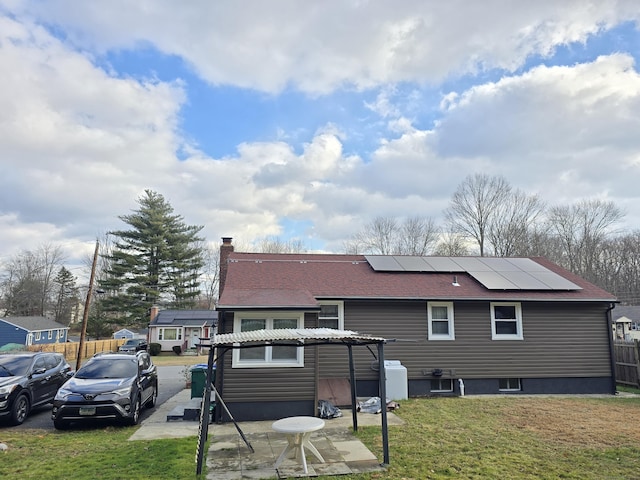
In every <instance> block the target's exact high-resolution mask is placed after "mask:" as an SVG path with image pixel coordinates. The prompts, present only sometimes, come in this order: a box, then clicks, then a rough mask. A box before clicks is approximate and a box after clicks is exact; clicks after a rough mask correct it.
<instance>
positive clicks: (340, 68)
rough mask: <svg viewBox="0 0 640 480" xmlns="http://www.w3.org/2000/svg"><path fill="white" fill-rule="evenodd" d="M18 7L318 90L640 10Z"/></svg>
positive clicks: (74, 32) (91, 40) (250, 75)
mask: <svg viewBox="0 0 640 480" xmlns="http://www.w3.org/2000/svg"><path fill="white" fill-rule="evenodd" d="M14 9H15V10H19V9H18V8H16V7H14ZM19 11H24V12H28V14H30V15H34V16H36V17H37V18H40V19H41V20H42V21H46V22H50V23H54V24H56V23H57V24H58V25H61V26H63V28H65V29H66V32H67V34H68V35H69V36H70V38H71V39H73V40H74V41H75V42H76V43H77V44H78V45H80V46H82V47H83V48H92V49H97V50H99V51H106V50H111V49H130V48H134V47H136V46H139V45H152V46H153V47H155V48H157V49H159V50H161V51H162V52H164V53H166V54H168V55H177V56H179V57H181V58H183V59H185V60H186V61H187V62H188V63H190V64H191V65H193V68H194V70H195V71H196V72H198V74H199V75H201V76H202V77H203V78H205V79H206V80H208V81H209V82H211V83H212V84H230V85H236V86H241V87H247V88H256V89H260V90H265V91H270V92H275V91H280V90H282V89H283V88H285V87H286V86H288V85H295V86H296V87H298V88H300V89H301V90H304V91H308V92H315V93H322V92H328V91H331V90H333V89H335V88H337V87H340V86H342V85H345V84H346V85H354V86H356V87H359V88H367V87H371V86H375V85H382V84H387V83H394V82H438V81H440V80H441V79H443V78H446V77H448V76H450V75H452V74H464V73H467V72H471V73H473V72H476V71H478V70H481V69H490V68H501V69H505V70H507V71H514V70H515V69H517V68H519V67H520V66H522V65H523V64H524V62H525V60H526V59H527V58H528V57H529V56H531V55H549V54H550V53H552V52H553V51H554V49H555V48H556V47H558V46H559V45H566V44H569V43H571V42H584V41H585V40H586V39H587V38H588V37H589V36H590V35H594V34H596V33H597V32H599V31H601V30H602V29H607V28H609V27H611V26H612V25H614V24H617V23H619V22H621V21H625V20H629V21H637V20H638V19H639V18H640V5H639V4H638V3H637V2H635V1H633V0H626V1H614V0H608V1H605V0H591V1H588V0H571V1H570V0H566V1H562V2H558V1H556V0H539V1H536V2H521V1H517V0H511V1H504V0H485V1H482V2H474V1H469V0H449V1H447V2H442V1H435V0H433V1H424V0H407V1H403V2H388V1H384V0H376V1H367V2H362V1H356V0H351V1H348V0H326V1H323V2H315V3H314V4H313V6H310V5H309V4H308V3H307V2H300V1H297V0H276V1H270V2H264V1H262V0H252V1H244V2H242V8H238V6H237V2H235V1H231V0H226V1H216V2H211V1H209V0H191V1H189V2H181V3H177V2H173V1H169V0H164V1H162V0H154V1H139V2H129V1H126V0H108V1H106V0H105V1H93V2H76V1H73V0H51V1H48V2H37V3H32V2H23V3H22V9H21V10H19Z"/></svg>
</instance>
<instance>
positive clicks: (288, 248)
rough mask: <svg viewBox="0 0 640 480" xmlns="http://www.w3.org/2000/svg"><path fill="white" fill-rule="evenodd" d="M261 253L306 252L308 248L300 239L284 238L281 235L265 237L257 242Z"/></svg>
mask: <svg viewBox="0 0 640 480" xmlns="http://www.w3.org/2000/svg"><path fill="white" fill-rule="evenodd" d="M257 250H258V252H260V253H304V252H306V251H307V248H306V247H305V245H304V242H303V241H302V240H299V239H291V240H283V239H281V238H280V237H273V236H270V237H264V238H262V239H260V240H259V241H258V243H257Z"/></svg>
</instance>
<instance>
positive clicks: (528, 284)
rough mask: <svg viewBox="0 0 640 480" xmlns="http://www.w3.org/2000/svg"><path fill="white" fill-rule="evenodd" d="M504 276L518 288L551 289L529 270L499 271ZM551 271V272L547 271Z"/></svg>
mask: <svg viewBox="0 0 640 480" xmlns="http://www.w3.org/2000/svg"><path fill="white" fill-rule="evenodd" d="M500 273H501V274H502V275H503V276H504V277H505V278H507V279H508V280H509V281H510V282H512V283H513V284H515V285H516V287H517V288H519V289H520V290H552V289H551V288H549V286H548V285H547V284H546V283H543V282H541V281H540V280H538V279H537V278H535V277H534V276H533V275H531V274H530V273H529V272H523V271H518V272H515V271H508V272H500ZM549 273H553V272H549Z"/></svg>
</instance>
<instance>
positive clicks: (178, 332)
mask: <svg viewBox="0 0 640 480" xmlns="http://www.w3.org/2000/svg"><path fill="white" fill-rule="evenodd" d="M158 340H182V328H159V329H158Z"/></svg>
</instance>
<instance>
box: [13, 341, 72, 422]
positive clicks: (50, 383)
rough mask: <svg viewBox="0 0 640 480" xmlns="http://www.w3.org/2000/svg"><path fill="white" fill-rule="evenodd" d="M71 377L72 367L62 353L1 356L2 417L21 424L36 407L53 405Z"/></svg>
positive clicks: (29, 353) (28, 353)
mask: <svg viewBox="0 0 640 480" xmlns="http://www.w3.org/2000/svg"><path fill="white" fill-rule="evenodd" d="M71 375H72V371H71V367H70V366H69V364H68V363H67V361H66V360H65V359H64V356H62V355H61V354H59V353H45V352H24V353H11V354H2V355H0V417H3V418H7V417H8V418H9V422H11V423H12V424H13V425H19V424H21V423H22V422H24V420H25V418H27V415H29V412H30V411H31V409H32V408H33V407H37V406H39V405H45V404H47V403H50V402H51V401H52V400H53V397H54V396H55V394H56V392H57V391H58V388H60V386H61V385H62V384H63V383H64V382H66V381H67V380H68V379H69V377H70V376H71Z"/></svg>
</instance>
